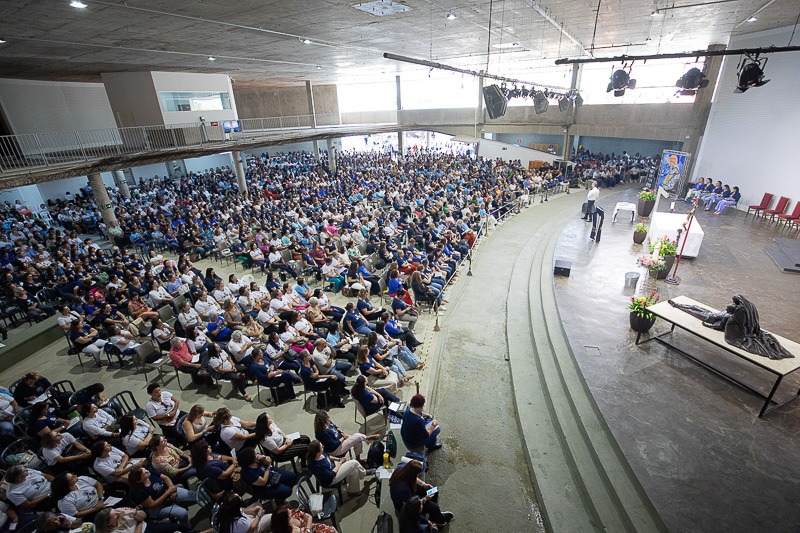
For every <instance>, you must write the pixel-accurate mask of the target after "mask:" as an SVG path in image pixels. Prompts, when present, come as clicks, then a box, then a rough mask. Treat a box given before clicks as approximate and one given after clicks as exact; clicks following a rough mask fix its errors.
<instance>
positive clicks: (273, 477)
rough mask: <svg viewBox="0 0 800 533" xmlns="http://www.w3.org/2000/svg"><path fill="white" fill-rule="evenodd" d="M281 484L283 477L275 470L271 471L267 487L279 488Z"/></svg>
mask: <svg viewBox="0 0 800 533" xmlns="http://www.w3.org/2000/svg"><path fill="white" fill-rule="evenodd" d="M280 482H281V475H280V474H279V473H277V472H275V471H274V470H270V471H269V475H268V476H267V487H270V488H272V487H277V486H278V485H279V484H280Z"/></svg>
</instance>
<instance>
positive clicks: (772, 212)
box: [764, 196, 789, 224]
mask: <svg viewBox="0 0 800 533" xmlns="http://www.w3.org/2000/svg"><path fill="white" fill-rule="evenodd" d="M788 205H789V199H788V198H786V197H785V196H781V197H780V199H779V200H778V205H776V206H775V209H765V210H764V215H765V216H766V215H769V222H770V224H771V223H772V221H773V220H775V216H776V215H782V214H783V212H784V211H786V207H787V206H788Z"/></svg>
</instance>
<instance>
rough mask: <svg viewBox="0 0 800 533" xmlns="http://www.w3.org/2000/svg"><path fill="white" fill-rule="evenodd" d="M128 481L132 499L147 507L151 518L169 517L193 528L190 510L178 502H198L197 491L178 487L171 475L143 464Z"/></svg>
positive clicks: (187, 527) (131, 474) (133, 472)
mask: <svg viewBox="0 0 800 533" xmlns="http://www.w3.org/2000/svg"><path fill="white" fill-rule="evenodd" d="M128 482H129V483H130V486H131V491H130V499H131V501H133V503H135V504H136V505H139V506H141V507H142V508H143V509H145V510H146V512H147V515H148V516H149V517H150V518H152V519H159V518H168V519H170V520H175V521H176V522H178V524H180V525H181V526H182V527H183V528H186V529H190V528H191V524H190V523H189V512H188V511H187V510H186V509H185V508H184V507H181V506H180V505H178V504H179V503H190V504H191V503H197V493H196V492H190V491H188V490H187V489H185V488H183V487H177V486H175V484H174V483H173V482H172V480H171V479H170V478H169V477H167V476H165V475H163V474H159V473H158V472H157V471H155V470H153V469H152V468H143V467H142V466H136V467H135V468H134V469H133V470H131V473H130V474H128Z"/></svg>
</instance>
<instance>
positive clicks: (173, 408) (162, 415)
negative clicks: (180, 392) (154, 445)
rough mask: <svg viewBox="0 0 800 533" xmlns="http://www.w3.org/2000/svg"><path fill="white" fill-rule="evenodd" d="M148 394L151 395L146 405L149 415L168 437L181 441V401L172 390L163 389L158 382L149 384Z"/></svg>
mask: <svg viewBox="0 0 800 533" xmlns="http://www.w3.org/2000/svg"><path fill="white" fill-rule="evenodd" d="M147 394H149V395H150V399H149V400H148V401H147V407H146V409H147V416H149V417H150V420H152V421H153V422H155V423H157V424H158V425H159V427H160V428H161V430H162V431H163V432H164V435H165V436H166V437H168V438H171V439H174V440H175V441H180V439H181V435H180V431H179V429H180V428H178V418H180V416H181V414H182V413H181V412H180V410H179V409H178V407H180V404H181V401H180V400H179V399H178V398H176V397H175V395H174V394H172V393H171V392H168V391H162V390H161V386H160V385H159V384H158V383H150V384H149V385H148V386H147Z"/></svg>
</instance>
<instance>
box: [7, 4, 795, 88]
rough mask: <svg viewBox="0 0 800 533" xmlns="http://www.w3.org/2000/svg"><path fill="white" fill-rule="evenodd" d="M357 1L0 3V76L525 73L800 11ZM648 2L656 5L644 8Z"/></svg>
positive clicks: (784, 18)
mask: <svg viewBox="0 0 800 533" xmlns="http://www.w3.org/2000/svg"><path fill="white" fill-rule="evenodd" d="M367 1H368V0H350V1H348V0H283V1H277V0H228V1H222V0H169V1H168V2H165V1H163V0H162V1H154V0H126V1H124V2H123V1H121V0H105V1H95V0H84V2H85V3H86V5H87V7H86V8H85V9H76V8H73V7H70V5H69V4H70V2H69V0H3V2H2V18H0V38H2V39H5V40H6V43H5V44H0V77H14V78H28V79H42V80H59V81H100V73H101V72H114V71H146V70H163V71H192V72H207V73H224V74H228V75H230V76H231V77H233V78H234V80H236V82H237V83H239V82H241V83H243V84H259V85H261V84H263V85H273V86H280V85H294V84H297V83H298V82H300V81H303V80H311V81H312V82H314V83H317V84H320V83H340V82H345V83H355V82H359V81H361V82H363V81H365V80H369V81H373V80H379V79H382V78H385V79H392V78H393V77H394V76H395V75H396V74H403V75H404V76H411V77H413V76H417V77H424V76H428V75H429V72H428V70H427V69H426V68H423V67H419V66H414V65H410V64H404V63H398V62H394V61H390V60H387V59H384V58H383V56H382V54H383V53H384V52H391V53H394V54H399V55H404V56H411V57H414V58H421V59H427V60H432V61H436V62H440V63H445V64H448V65H452V66H457V67H461V68H468V69H473V70H479V69H486V70H487V71H488V72H490V73H492V74H497V75H505V76H511V77H517V78H520V79H525V80H533V81H535V76H536V72H537V69H541V68H549V69H553V68H555V67H554V66H553V61H554V60H555V59H557V58H559V57H581V56H583V57H585V56H587V55H588V54H589V53H592V55H594V56H599V57H603V56H616V55H621V54H623V53H627V54H645V53H648V54H649V53H659V52H682V51H691V50H698V49H702V48H705V47H707V46H708V45H709V44H715V43H722V44H726V43H727V42H728V40H729V38H730V36H731V35H735V34H738V33H752V32H754V31H759V30H765V29H770V28H777V27H783V26H791V25H793V24H795V23H796V18H797V17H798V11H800V7H798V3H797V0H772V1H770V0H758V1H755V2H754V1H753V0H722V1H721V0H706V1H709V2H710V3H706V2H704V1H702V0H683V1H680V0H670V2H669V3H668V2H666V1H665V0H657V1H655V2H653V1H652V0H599V3H598V0H541V3H540V2H537V1H534V0H485V1H469V0H435V1H434V0H398V1H396V2H393V1H392V0H375V2H376V3H375V4H373V5H372V6H366V7H365V8H364V9H365V10H360V9H355V8H354V7H353V6H354V5H356V4H359V3H366V2H367ZM598 5H599V10H598ZM765 5H766V7H764V8H763V9H761V10H760V11H759V12H758V13H757V15H756V18H757V20H756V21H754V22H745V21H746V20H747V19H748V18H749V17H750V16H751V15H753V13H754V12H756V11H757V10H759V9H760V8H762V7H763V6H765ZM682 6H694V7H682ZM665 8H666V9H665ZM655 9H659V10H660V11H661V10H663V11H661V13H663V14H662V15H659V16H651V13H652V12H653V11H654V10H655ZM395 11H397V12H396V13H395ZM373 13H394V14H384V15H383V16H377V15H376V14H373ZM448 14H452V15H455V18H453V19H449V18H448V17H447V15H448ZM490 19H491V24H490ZM490 28H491V32H490ZM562 28H563V32H562ZM798 37H799V38H800V36H798ZM303 39H308V40H310V43H308V44H303V43H302V42H301V41H302V40H303ZM576 42H577V43H579V44H576ZM775 44H776V45H777V46H785V45H786V44H787V43H775ZM793 44H795V43H793ZM487 49H488V50H489V51H490V54H489V58H488V68H487ZM209 56H214V57H215V58H216V60H215V61H209V60H208V57H209ZM559 68H561V69H564V68H567V67H559Z"/></svg>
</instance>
